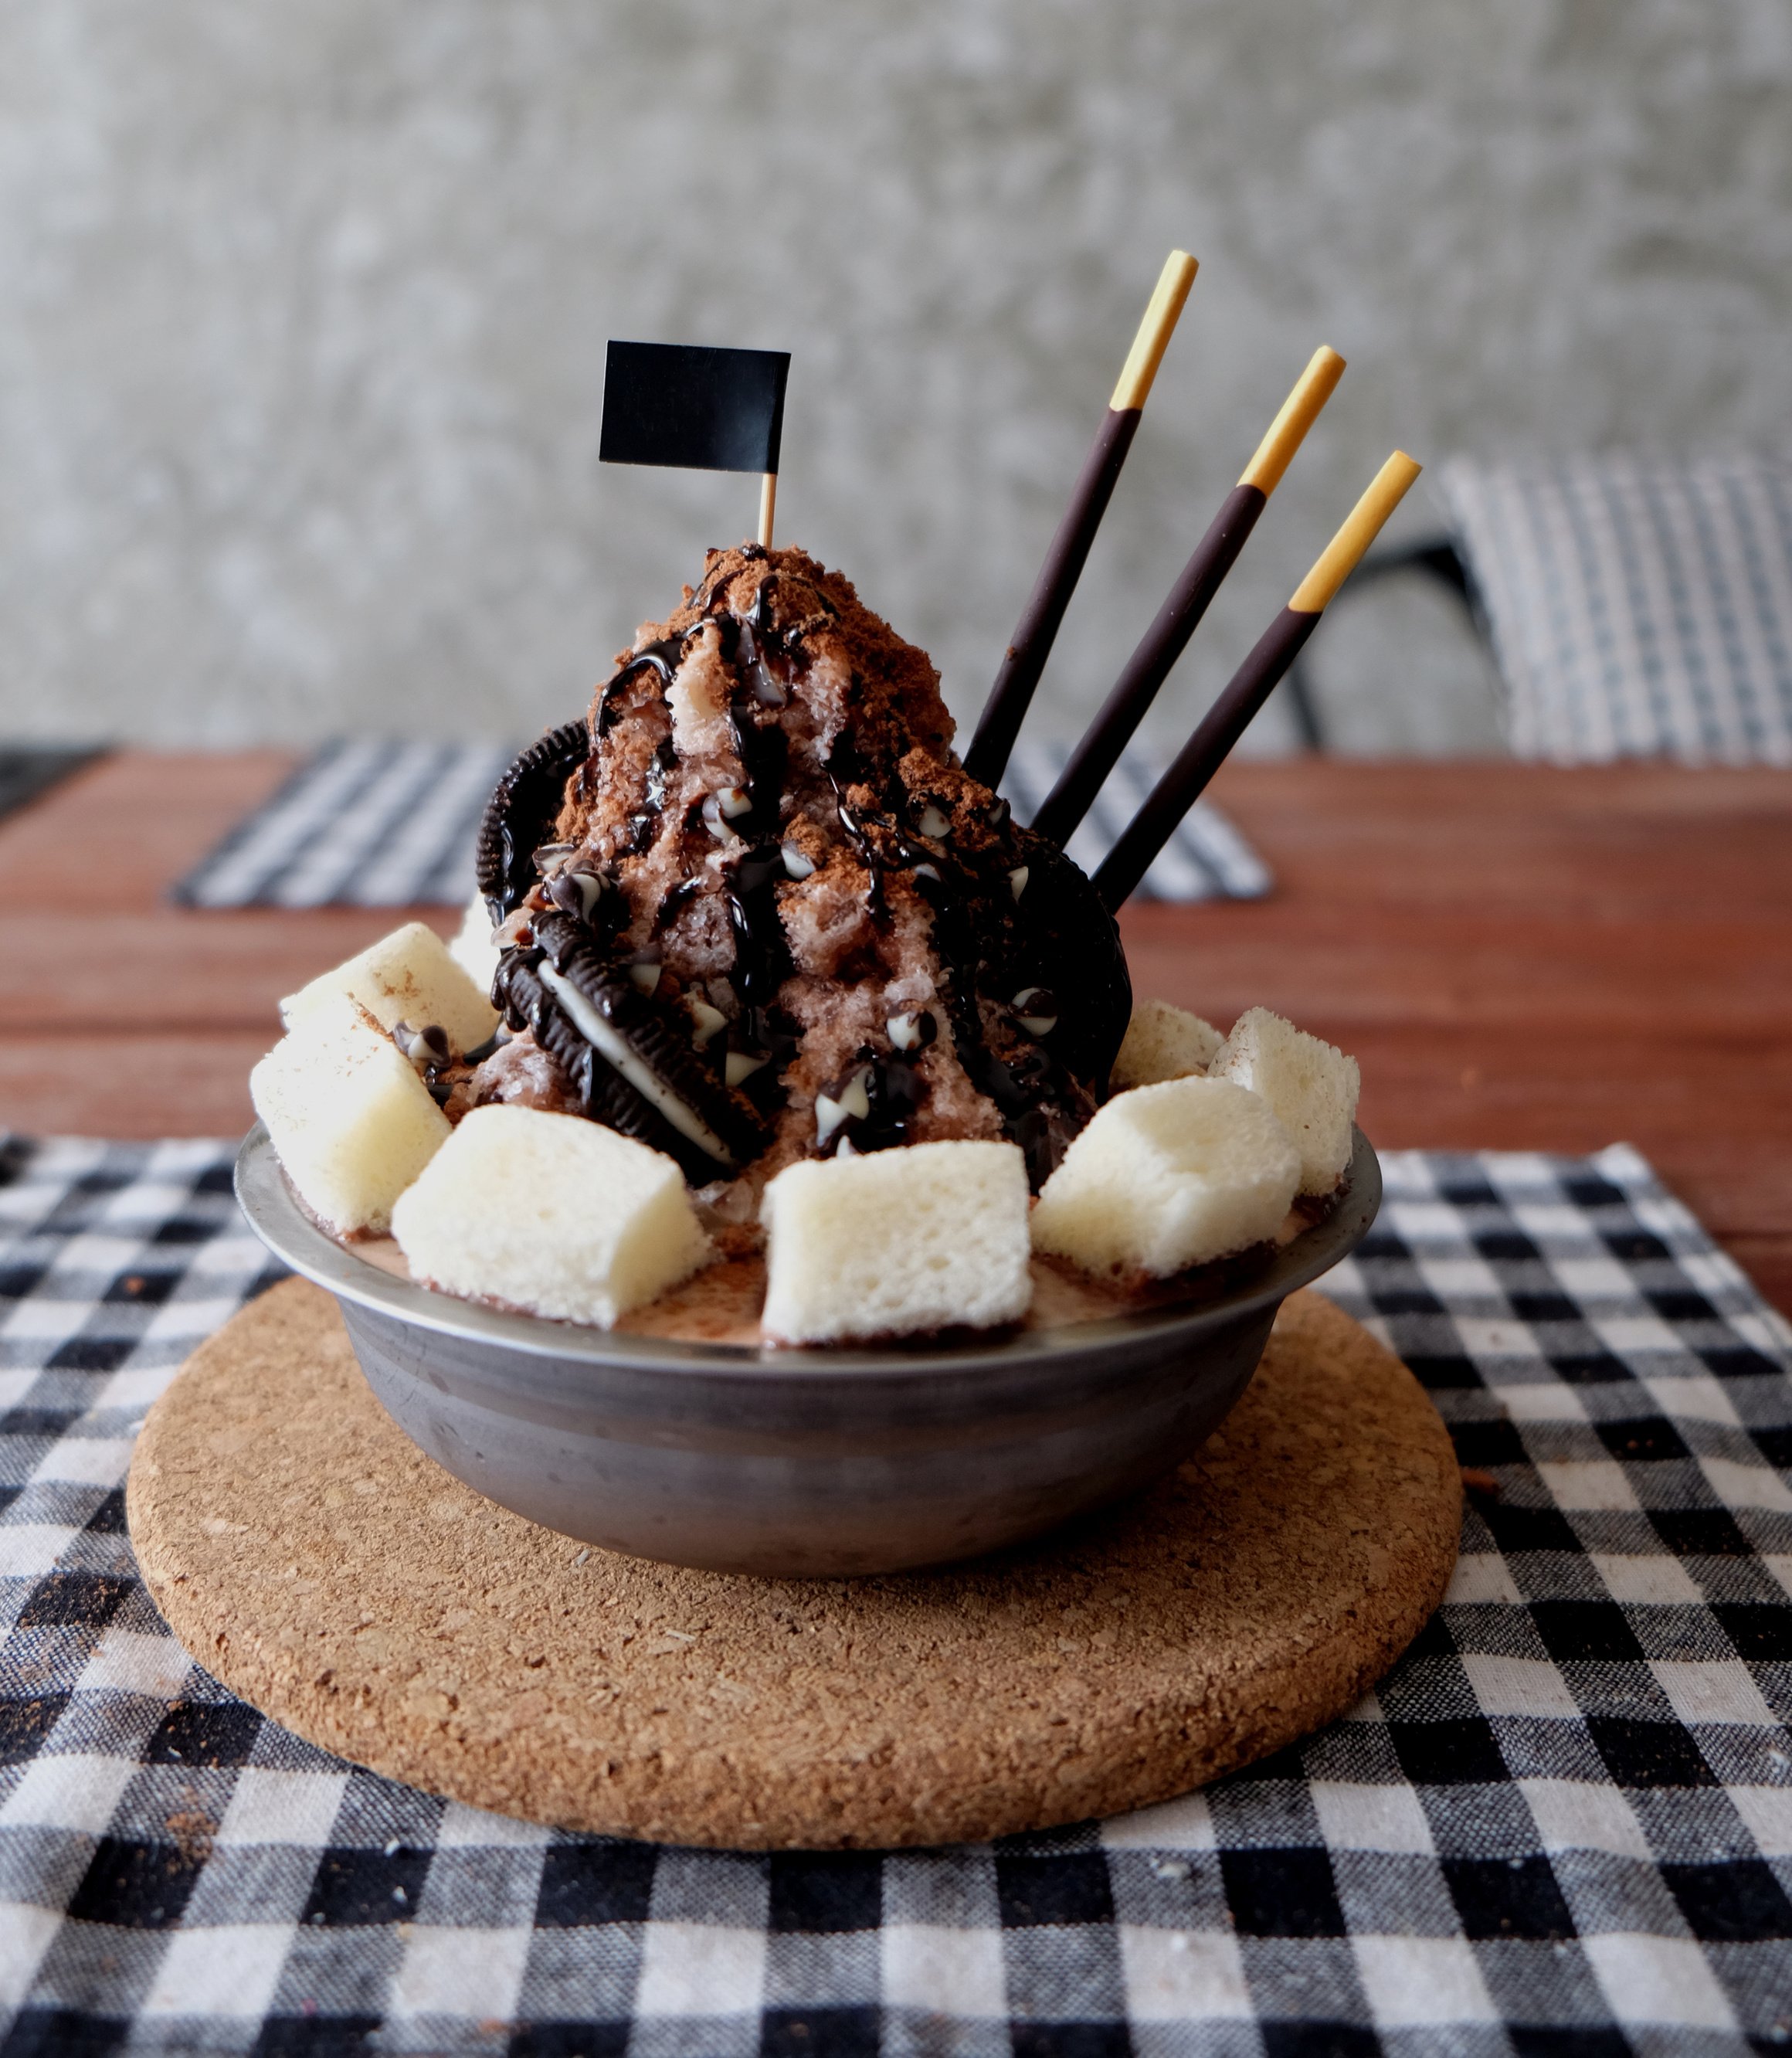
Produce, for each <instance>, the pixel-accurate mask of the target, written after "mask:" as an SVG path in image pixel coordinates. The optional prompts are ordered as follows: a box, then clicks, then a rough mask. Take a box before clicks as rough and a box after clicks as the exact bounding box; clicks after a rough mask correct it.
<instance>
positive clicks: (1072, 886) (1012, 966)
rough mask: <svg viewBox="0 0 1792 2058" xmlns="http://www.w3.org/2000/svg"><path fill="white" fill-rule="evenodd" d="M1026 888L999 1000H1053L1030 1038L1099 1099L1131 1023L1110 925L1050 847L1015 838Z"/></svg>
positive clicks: (1070, 866)
mask: <svg viewBox="0 0 1792 2058" xmlns="http://www.w3.org/2000/svg"><path fill="white" fill-rule="evenodd" d="M1014 840H1015V847H1016V854H1017V856H1018V857H1019V862H1020V863H1021V864H1023V865H1024V866H1025V867H1026V869H1027V881H1026V884H1025V887H1024V889H1023V892H1021V894H1020V896H1019V900H1017V901H1016V902H1015V924H1014V933H1013V942H1012V945H1011V951H1012V955H1011V958H1010V959H1009V963H1008V967H1007V969H1008V971H1009V972H1010V973H1011V976H1012V978H1013V980H1014V983H1013V985H1012V986H1011V987H1009V988H1008V990H1007V992H1005V993H1002V994H1000V995H999V996H998V997H999V998H1000V999H1004V1000H1007V999H1010V997H1011V995H1017V994H1019V993H1021V992H1024V991H1027V990H1028V989H1030V988H1043V990H1044V991H1046V992H1047V994H1050V995H1057V996H1059V999H1056V1000H1055V1001H1054V1003H1053V1005H1054V1007H1056V1009H1057V1013H1056V1015H1055V1016H1054V1017H1053V1019H1052V1021H1051V1027H1050V1028H1049V1029H1044V1030H1040V1031H1036V1032H1031V1033H1036V1034H1037V1035H1039V1041H1040V1043H1041V1044H1042V1045H1043V1047H1044V1048H1045V1049H1046V1050H1047V1051H1049V1052H1050V1053H1051V1055H1052V1057H1053V1058H1055V1059H1056V1060H1057V1062H1058V1063H1059V1064H1060V1065H1062V1066H1063V1067H1064V1069H1065V1070H1066V1071H1068V1072H1071V1073H1073V1074H1074V1075H1075V1076H1076V1077H1077V1078H1078V1079H1083V1080H1085V1081H1087V1083H1088V1084H1089V1085H1090V1087H1091V1088H1092V1090H1093V1091H1094V1092H1095V1095H1096V1096H1097V1098H1098V1099H1099V1097H1100V1096H1101V1095H1102V1094H1103V1092H1104V1091H1105V1090H1106V1087H1107V1075H1108V1074H1109V1073H1110V1072H1111V1071H1113V1069H1114V1060H1115V1059H1116V1058H1117V1057H1118V1056H1119V1055H1120V1045H1121V1043H1122V1040H1123V1039H1124V1038H1125V1036H1126V1025H1127V1023H1129V1022H1130V1021H1131V1019H1132V980H1131V978H1130V975H1128V973H1127V971H1126V951H1125V948H1123V946H1122V944H1121V942H1120V932H1119V928H1117V927H1116V926H1115V920H1114V917H1113V916H1112V915H1111V914H1110V913H1109V912H1108V911H1107V908H1106V907H1105V906H1104V905H1103V901H1102V898H1101V896H1100V895H1099V893H1097V892H1096V891H1095V888H1094V886H1093V885H1092V884H1091V883H1090V880H1089V879H1088V876H1087V874H1086V873H1085V872H1083V869H1082V868H1081V867H1080V866H1079V865H1078V864H1077V863H1076V861H1075V860H1074V859H1073V858H1069V857H1067V856H1065V855H1064V853H1063V851H1061V850H1060V849H1059V848H1058V847H1057V845H1056V844H1050V843H1047V841H1046V840H1045V839H1044V838H1043V836H1033V835H1031V834H1030V833H1029V832H1027V830H1024V829H1017V830H1016V831H1015V835H1014Z"/></svg>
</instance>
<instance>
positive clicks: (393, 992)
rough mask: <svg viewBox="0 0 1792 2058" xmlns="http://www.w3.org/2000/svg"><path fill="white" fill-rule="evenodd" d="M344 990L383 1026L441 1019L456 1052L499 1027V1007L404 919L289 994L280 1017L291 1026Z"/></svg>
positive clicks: (428, 935)
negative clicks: (363, 947)
mask: <svg viewBox="0 0 1792 2058" xmlns="http://www.w3.org/2000/svg"><path fill="white" fill-rule="evenodd" d="M344 993H345V994H347V995H348V997H349V999H351V1000H354V1001H358V1002H359V1003H360V1005H361V1006H362V1007H364V1008H365V1009H366V1010H367V1011H368V1014H369V1015H372V1017H373V1019H374V1020H375V1022H377V1023H379V1025H380V1027H382V1028H385V1029H390V1028H391V1027H392V1025H393V1024H394V1023H397V1022H408V1023H410V1024H411V1027H412V1028H413V1029H423V1028H427V1027H428V1026H429V1025H430V1024H431V1023H439V1024H440V1025H441V1027H443V1029H445V1030H446V1031H447V1035H448V1041H449V1042H450V1043H451V1044H452V1045H453V1046H454V1047H455V1050H456V1051H471V1050H475V1049H476V1048H477V1047H479V1045H480V1044H481V1043H484V1042H485V1041H486V1040H487V1038H488V1037H489V1036H490V1035H491V1032H492V1031H493V1030H494V1029H495V1028H496V1027H498V1011H497V1009H496V1008H495V1007H493V1006H492V1004H491V1001H490V1000H489V999H487V997H486V995H484V994H483V993H482V992H481V991H479V987H476V986H475V984H474V983H473V982H472V980H471V979H469V978H468V977H467V974H466V972H465V971H463V969H462V967H460V966H459V965H458V964H456V963H455V960H454V959H452V958H451V956H450V955H448V947H447V944H445V943H443V940H442V939H441V938H440V937H439V936H437V935H436V933H435V931H434V930H433V929H431V928H427V927H426V926H425V924H423V923H421V922H407V923H406V924H405V925H404V927H403V928H402V929H394V930H393V932H392V933H391V935H390V936H382V937H381V938H380V939H379V942H378V943H376V944H369V945H368V948H366V949H365V950H364V951H362V952H360V953H359V955H356V956H355V957H352V958H350V959H348V962H347V963H344V964H339V965H338V966H337V967H336V969H335V970H334V971H327V972H324V974H323V975H321V976H320V977H319V978H316V979H313V980H312V982H311V983H310V985H309V986H304V987H300V989H299V991H297V992H296V993H293V994H288V995H287V997H286V999H284V1000H283V1001H282V1002H281V1003H280V1019H281V1020H282V1021H283V1022H284V1023H285V1024H286V1026H287V1027H288V1029H290V1028H292V1027H293V1026H294V1025H295V1024H296V1023H297V1021H298V1020H299V1019H300V1016H301V1015H304V1014H306V1013H307V1012H308V1011H309V1010H310V1009H312V1008H313V1007H316V1006H317V1004H318V1003H320V1001H322V1000H324V999H328V997H329V996H330V995H332V994H344Z"/></svg>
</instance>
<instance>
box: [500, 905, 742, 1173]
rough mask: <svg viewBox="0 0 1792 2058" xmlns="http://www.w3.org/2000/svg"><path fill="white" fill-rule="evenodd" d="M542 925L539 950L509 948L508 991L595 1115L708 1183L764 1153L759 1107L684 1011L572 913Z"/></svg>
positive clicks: (504, 977) (503, 986) (503, 988)
mask: <svg viewBox="0 0 1792 2058" xmlns="http://www.w3.org/2000/svg"><path fill="white" fill-rule="evenodd" d="M534 926H535V939H536V944H537V946H538V948H535V949H534V950H529V951H513V952H507V954H506V957H505V959H504V961H503V963H501V964H500V965H499V991H500V994H501V995H502V997H503V999H505V1001H506V1003H507V1004H508V1005H510V1006H511V1007H513V1008H515V1010H516V1011H517V1012H518V1013H519V1014H520V1015H522V1017H523V1019H525V1020H526V1021H528V1022H529V1023H530V1026H531V1027H536V1025H537V1023H540V1024H542V1026H541V1027H536V1035H537V1039H538V1041H539V1042H540V1043H542V1047H543V1048H544V1049H545V1050H547V1051H549V1053H550V1055H552V1057H553V1058H554V1062H555V1063H557V1064H558V1065H559V1066H560V1067H561V1069H562V1071H565V1072H566V1075H567V1076H568V1077H569V1079H571V1080H572V1081H573V1083H574V1085H575V1087H578V1090H579V1091H580V1092H581V1093H582V1096H583V1098H584V1099H585V1102H586V1110H587V1112H588V1113H589V1114H591V1115H592V1116H593V1117H594V1118H595V1119H596V1120H598V1121H599V1122H605V1123H606V1124H607V1125H608V1126H610V1127H611V1128H613V1129H618V1130H621V1131H622V1134H624V1135H626V1136H633V1137H635V1138H638V1140H639V1141H640V1142H643V1143H646V1144H650V1145H651V1146H652V1147H653V1148H654V1150H663V1151H664V1152H665V1153H666V1155H667V1156H668V1157H670V1158H674V1159H675V1160H676V1161H677V1163H678V1164H679V1165H680V1166H681V1167H682V1168H683V1170H684V1171H685V1175H686V1176H687V1178H690V1179H692V1180H693V1182H696V1183H697V1184H699V1185H701V1183H703V1182H705V1181H707V1180H710V1179H714V1178H719V1177H721V1176H722V1175H723V1174H725V1173H729V1172H732V1171H734V1170H737V1169H738V1168H739V1167H740V1166H742V1165H744V1164H746V1163H747V1162H749V1161H750V1160H751V1159H753V1158H756V1157H757V1156H758V1154H759V1153H760V1152H761V1150H763V1149H764V1148H765V1142H766V1129H765V1123H764V1122H763V1121H762V1119H761V1116H760V1114H759V1113H758V1110H757V1109H756V1108H754V1107H753V1105H752V1103H751V1102H749V1101H748V1100H747V1099H745V1097H744V1096H743V1095H740V1094H737V1093H736V1092H734V1091H732V1090H731V1089H730V1088H729V1087H728V1086H727V1085H726V1083H725V1082H724V1081H723V1080H721V1079H718V1078H717V1076H716V1075H715V1073H714V1071H712V1070H711V1069H710V1067H709V1065H708V1064H707V1063H705V1060H704V1059H702V1058H701V1057H700V1056H699V1055H697V1051H695V1050H694V1049H693V1047H692V1046H691V1042H690V1035H689V1023H688V1022H687V1021H686V1020H685V1018H684V1016H683V1014H682V1012H681V1014H680V1015H679V1018H678V1019H677V1021H676V1022H673V1021H672V1020H670V1019H668V1018H667V1017H666V1015H664V1014H663V1013H662V1011H660V1010H659V1009H658V1008H657V1007H655V1006H654V1003H653V1002H652V1001H651V1000H650V999H649V998H648V997H647V996H646V995H645V994H643V993H642V991H641V990H640V989H639V987H637V986H636V985H635V983H634V981H633V980H632V979H630V977H629V976H628V973H627V971H626V968H618V967H615V966H610V965H606V964H605V963H604V962H603V961H602V959H601V958H600V956H599V955H598V952H597V951H596V950H595V949H594V948H593V947H592V944H591V942H590V936H589V935H588V933H587V932H586V931H585V930H584V929H583V928H582V925H581V924H578V923H577V922H575V921H574V920H571V919H570V917H569V916H565V915H562V914H557V913H556V914H549V915H543V916H541V917H540V918H539V919H538V920H537V922H536V924H535V925H534ZM513 961H514V965H513ZM569 1036H570V1038H571V1039H574V1041H571V1042H569ZM569 1060H570V1062H569Z"/></svg>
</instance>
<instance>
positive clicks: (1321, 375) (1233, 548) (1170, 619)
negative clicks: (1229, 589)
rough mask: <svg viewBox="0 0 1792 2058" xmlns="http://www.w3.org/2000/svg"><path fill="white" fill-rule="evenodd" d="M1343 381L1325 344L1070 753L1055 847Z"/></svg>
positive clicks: (1045, 809) (1058, 793)
mask: <svg viewBox="0 0 1792 2058" xmlns="http://www.w3.org/2000/svg"><path fill="white" fill-rule="evenodd" d="M1343 376H1344V360H1343V359H1342V358H1341V357H1340V356H1338V354H1337V352H1336V351H1335V350H1330V349H1327V348H1325V347H1324V346H1321V348H1319V349H1317V350H1316V351H1315V352H1313V358H1312V360H1311V362H1310V363H1309V364H1308V366H1307V368H1306V370H1305V371H1303V372H1302V373H1301V377H1300V380H1299V383H1297V385H1296V387H1295V388H1294V390H1293V392H1292V393H1290V394H1289V396H1288V398H1287V399H1285V401H1284V402H1283V403H1282V404H1281V412H1280V413H1279V414H1278V415H1277V416H1276V418H1275V419H1274V421H1273V422H1272V423H1270V424H1269V434H1268V435H1266V436H1265V437H1264V439H1263V440H1262V443H1259V444H1258V447H1257V455H1255V456H1254V458H1253V459H1251V461H1250V463H1249V464H1248V465H1246V467H1245V470H1244V473H1243V475H1242V477H1241V478H1240V479H1239V481H1238V484H1237V485H1236V486H1235V487H1233V489H1232V491H1230V493H1229V494H1228V495H1226V499H1225V500H1224V501H1223V502H1222V504H1221V507H1220V511H1219V512H1218V514H1216V515H1215V516H1214V520H1213V522H1212V525H1211V526H1210V527H1209V529H1208V530H1207V533H1206V535H1205V536H1203V537H1202V539H1201V541H1200V542H1199V543H1198V544H1197V545H1196V546H1195V550H1194V556H1193V557H1191V558H1190V559H1189V561H1188V562H1187V563H1186V565H1185V566H1183V567H1182V576H1181V577H1180V578H1178V580H1177V582H1176V583H1175V585H1174V586H1172V587H1171V588H1170V598H1168V599H1167V600H1166V602H1164V604H1163V606H1162V607H1161V608H1160V609H1159V610H1158V618H1157V619H1156V621H1154V622H1153V623H1152V624H1151V626H1150V628H1149V629H1148V630H1146V632H1145V634H1144V637H1143V639H1142V641H1141V642H1140V643H1139V646H1138V649H1137V650H1134V652H1133V654H1132V655H1131V657H1130V658H1128V659H1127V660H1126V669H1124V670H1123V671H1122V673H1121V674H1120V676H1119V678H1118V679H1116V680H1115V682H1114V687H1113V690H1112V691H1111V693H1109V694H1108V697H1107V699H1106V700H1105V701H1103V703H1102V705H1101V710H1100V712H1099V713H1098V714H1097V715H1096V717H1095V720H1094V721H1092V722H1091V723H1090V725H1089V726H1088V728H1087V730H1085V731H1084V733H1083V740H1082V741H1081V742H1080V743H1079V744H1078V745H1077V746H1076V748H1075V750H1073V751H1072V752H1071V757H1070V761H1069V762H1068V763H1067V765H1065V767H1064V769H1063V774H1062V775H1061V776H1060V777H1059V781H1058V783H1057V785H1055V786H1054V787H1053V788H1052V789H1051V792H1050V793H1048V794H1047V796H1046V797H1045V799H1044V801H1043V803H1042V804H1041V805H1040V808H1039V812H1038V813H1037V814H1036V815H1035V816H1034V817H1033V824H1032V825H1033V828H1035V830H1036V831H1037V832H1039V835H1041V836H1049V837H1050V838H1051V840H1052V841H1053V842H1054V843H1055V844H1065V843H1067V842H1068V841H1069V840H1070V839H1071V836H1072V835H1074V834H1075V830H1076V825H1077V824H1078V823H1079V822H1080V821H1081V820H1082V819H1083V816H1085V815H1086V814H1087V813H1088V812H1089V806H1090V803H1091V801H1093V800H1094V799H1095V796H1096V794H1097V793H1099V792H1100V791H1101V789H1102V782H1103V781H1104V780H1105V779H1106V778H1107V775H1108V773H1110V772H1111V771H1112V770H1113V769H1114V767H1115V765H1117V764H1118V763H1119V758H1120V753H1121V752H1122V750H1124V749H1126V745H1127V744H1128V742H1129V741H1130V740H1131V738H1132V734H1133V732H1134V730H1135V729H1137V728H1138V725H1139V723H1140V722H1141V721H1143V720H1144V718H1145V715H1146V710H1147V709H1149V708H1150V705H1151V702H1152V701H1154V699H1155V698H1156V697H1157V692H1158V688H1159V687H1160V686H1161V685H1162V684H1163V682H1164V681H1165V680H1166V678H1168V677H1169V676H1170V671H1171V669H1172V668H1173V667H1174V665H1175V662H1176V660H1177V659H1178V658H1180V657H1181V656H1182V652H1183V650H1184V649H1185V648H1186V646H1187V643H1188V640H1189V638H1190V637H1191V636H1192V635H1193V634H1194V632H1195V629H1196V627H1197V626H1198V624H1199V622H1200V620H1201V618H1202V615H1204V614H1206V612H1207V607H1208V604H1209V602H1210V601H1211V600H1212V599H1213V597H1214V594H1216V593H1218V591H1219V589H1220V582H1221V581H1222V579H1224V578H1225V577H1226V574H1227V573H1228V572H1229V571H1230V570H1231V569H1232V567H1233V566H1234V564H1235V563H1237V562H1238V553H1239V552H1240V551H1241V550H1243V548H1244V547H1245V542H1246V538H1247V537H1248V536H1249V535H1250V532H1251V530H1253V529H1254V527H1255V526H1257V518H1258V515H1259V514H1262V512H1263V510H1264V509H1265V507H1267V506H1268V505H1269V495H1271V494H1272V493H1273V492H1274V491H1275V490H1276V488H1277V486H1279V485H1280V484H1281V475H1282V474H1283V473H1284V472H1285V471H1286V470H1287V469H1288V467H1289V462H1290V461H1291V459H1293V455H1294V453H1295V451H1297V450H1298V449H1299V448H1300V447H1301V440H1302V439H1303V438H1304V437H1305V435H1306V432H1307V431H1308V430H1309V428H1311V427H1313V423H1314V422H1315V421H1316V420H1317V418H1318V415H1319V411H1320V409H1321V407H1324V406H1325V403H1326V402H1327V401H1328V400H1329V399H1330V398H1331V397H1332V394H1333V391H1334V390H1335V389H1336V387H1337V382H1338V381H1339V379H1341V378H1342V377H1343Z"/></svg>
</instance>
